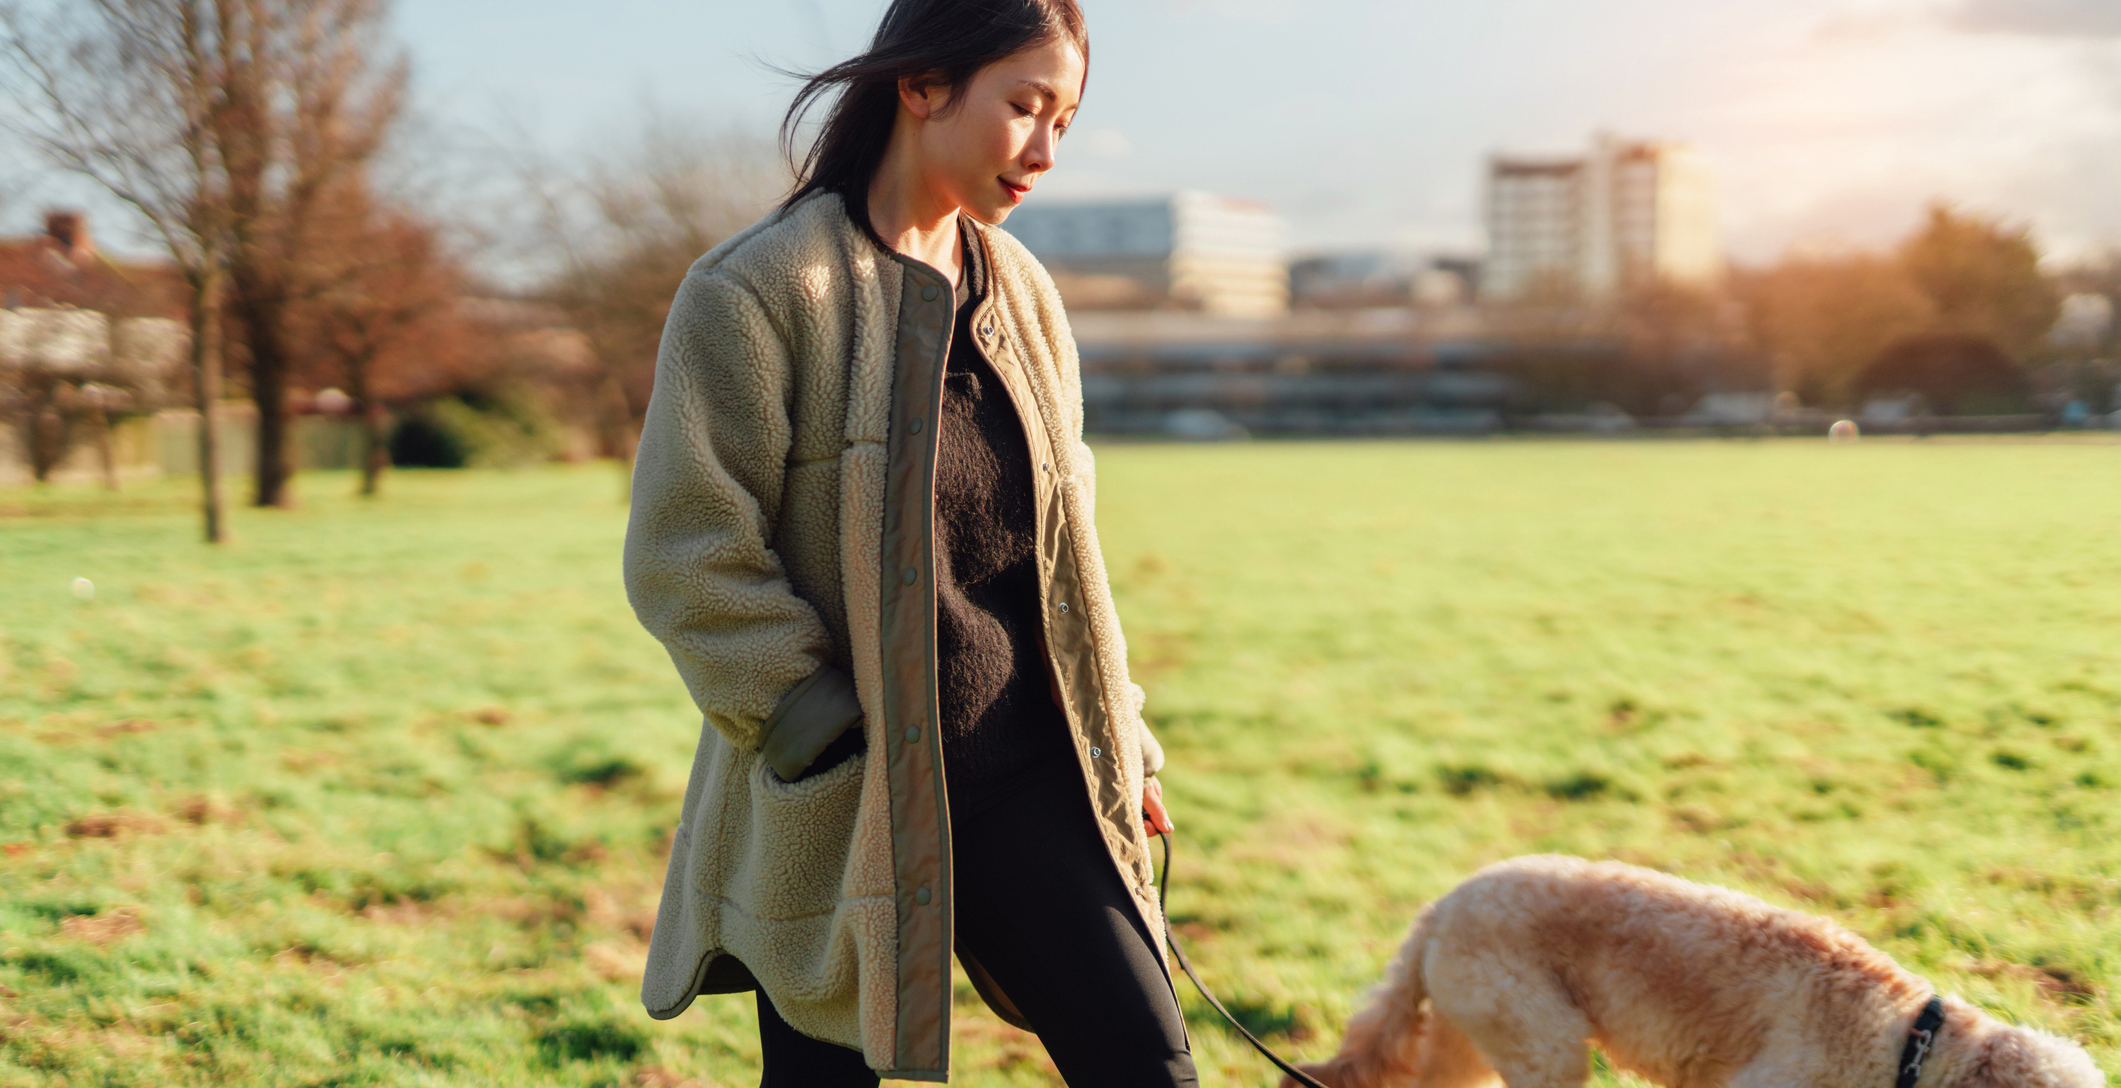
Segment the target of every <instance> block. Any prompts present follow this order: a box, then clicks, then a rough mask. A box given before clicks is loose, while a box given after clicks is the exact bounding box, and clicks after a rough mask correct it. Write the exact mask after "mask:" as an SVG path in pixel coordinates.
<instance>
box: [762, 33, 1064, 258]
mask: <svg viewBox="0 0 2121 1088" xmlns="http://www.w3.org/2000/svg"><path fill="white" fill-rule="evenodd" d="M1055 39H1065V40H1067V41H1068V42H1070V43H1072V44H1073V45H1074V46H1075V48H1076V51H1077V52H1079V53H1081V54H1082V57H1083V64H1084V70H1085V71H1086V72H1087V71H1088V65H1089V63H1090V34H1089V31H1088V29H1087V28H1085V26H1084V24H1083V13H1082V9H1081V8H1078V7H1076V6H1075V0H891V7H890V9H889V10H887V11H885V12H884V21H883V22H882V23H881V24H880V25H878V27H877V28H876V37H875V38H874V39H872V40H871V41H870V43H869V50H868V52H865V53H863V54H862V55H861V56H858V57H855V58H854V59H852V60H846V61H841V62H840V63H838V64H835V65H833V66H832V67H830V68H827V69H825V70H824V71H822V72H819V73H817V74H816V75H813V76H810V77H808V78H807V79H806V80H805V82H804V83H803V89H802V90H800V91H798V92H796V96H795V102H794V103H793V104H791V105H790V106H789V107H788V113H787V115H786V116H785V117H783V118H782V119H781V148H782V150H783V151H784V152H785V153H786V154H787V156H788V161H789V162H790V163H793V164H796V170H795V177H796V182H795V188H794V190H793V191H791V192H790V193H789V195H788V199H787V200H786V201H784V202H782V204H781V207H782V208H783V209H786V208H790V207H793V206H795V203H796V202H797V201H799V200H801V199H803V198H804V197H806V196H809V195H810V194H812V193H815V192H818V191H819V190H823V191H825V192H829V193H838V194H839V195H840V200H841V201H842V202H843V203H844V204H846V206H847V216H848V218H850V219H853V220H854V223H855V225H856V226H858V227H860V228H861V229H862V233H864V234H867V235H868V236H869V237H870V238H872V239H875V240H876V242H877V244H878V245H883V246H884V248H886V249H889V248H891V247H890V246H888V245H884V241H883V239H881V238H879V237H877V233H876V228H875V227H874V226H873V225H871V224H870V222H869V182H870V180H871V179H872V178H874V177H875V176H876V170H877V167H878V166H879V165H881V164H882V163H883V161H884V151H885V149H886V148H888V147H890V146H891V131H892V129H893V128H894V127H895V126H896V125H897V123H898V85H899V81H900V80H902V79H923V78H932V79H933V80H934V81H935V82H936V83H938V84H940V85H942V86H944V87H947V88H950V89H951V90H952V91H953V92H954V91H955V90H956V89H957V88H961V87H963V86H964V85H965V84H966V83H967V82H969V81H970V80H971V79H972V77H973V76H974V75H975V74H977V73H978V72H979V70H980V69H982V68H985V67H986V66H988V65H990V64H993V63H994V62H996V61H998V60H1002V59H1004V58H1006V57H1009V56H1012V55H1014V54H1016V53H1018V52H1020V51H1022V50H1025V49H1028V48H1031V47H1032V46H1036V45H1043V44H1045V43H1047V42H1050V41H1053V40H1055ZM834 92H838V97H837V98H835V99H833V101H832V108H831V110H830V111H829V112H828V113H827V114H826V115H825V124H824V129H823V131H821V132H819V133H818V138H817V141H816V142H815V143H813V144H811V145H810V149H809V151H807V152H805V153H803V154H802V155H801V156H800V157H798V155H797V152H796V147H795V138H796V130H797V129H798V128H800V127H801V126H802V123H803V120H804V118H805V117H806V116H807V115H808V114H809V112H810V110H811V109H812V108H813V107H815V106H816V105H817V104H818V103H820V102H822V101H824V100H825V99H827V98H828V97H831V96H832V95H833V93H834ZM956 105H957V101H956V97H955V95H954V94H953V96H952V99H951V101H950V102H948V103H946V104H945V106H944V108H945V109H951V108H954V107H955V106H956Z"/></svg>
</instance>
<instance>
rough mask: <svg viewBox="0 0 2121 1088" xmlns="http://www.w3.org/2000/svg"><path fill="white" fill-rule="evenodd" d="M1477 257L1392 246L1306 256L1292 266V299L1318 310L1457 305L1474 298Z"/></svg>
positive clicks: (1297, 304)
mask: <svg viewBox="0 0 2121 1088" xmlns="http://www.w3.org/2000/svg"><path fill="white" fill-rule="evenodd" d="M1478 275H1479V262H1477V261H1473V260H1468V259H1465V258H1460V257H1433V256H1417V255H1415V254H1410V253H1397V252H1392V251H1389V250H1354V251H1348V252H1340V253H1324V254H1318V255H1316V256H1311V257H1305V258H1303V259H1301V260H1298V261H1297V262H1295V263H1294V264H1291V265H1290V266H1289V295H1290V301H1291V302H1292V303H1293V304H1294V305H1296V306H1298V307H1304V308H1309V309H1318V310H1350V309H1362V308H1366V307H1372V306H1414V307H1421V308H1435V307H1449V306H1456V305H1459V304H1461V303H1465V302H1468V301H1471V300H1472V297H1473V294H1474V289H1475V286H1476V284H1477V283H1478Z"/></svg>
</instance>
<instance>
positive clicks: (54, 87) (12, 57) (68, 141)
mask: <svg viewBox="0 0 2121 1088" xmlns="http://www.w3.org/2000/svg"><path fill="white" fill-rule="evenodd" d="M231 2H233V0H81V2H79V3H74V4H68V5H61V6H58V7H56V8H50V7H45V6H42V5H40V6H38V7H37V8H34V9H31V8H26V7H24V6H22V5H20V4H18V3H4V4H0V90H4V92H5V94H6V95H7V97H8V98H10V99H11V100H12V101H13V103H14V105H15V107H16V108H15V109H14V110H13V111H10V112H7V113H5V114H4V115H0V124H4V125H5V126H6V127H7V128H8V129H9V131H10V132H12V133H13V134H14V135H15V136H16V137H17V138H18V139H21V140H22V141H23V142H25V143H27V144H28V145H29V146H30V147H32V148H34V149H35V150H36V151H37V152H38V153H39V154H41V155H42V156H43V158H44V159H45V160H46V161H47V162H49V163H51V164H52V165H53V166H55V167H57V168H59V169H61V170H64V171H66V172H68V173H71V174H74V175H76V176H79V177H82V178H86V179H88V180H89V181H91V182H93V183H95V184H96V185H98V186H101V187H102V188H103V189H104V190H106V191H107V192H109V193H110V194H111V195H112V196H113V197H115V198H117V199H118V200H120V201H122V202H123V203H125V204H126V205H127V206H129V207H131V208H132V209H133V210H134V211H135V212H137V213H139V215H140V217H141V219H142V220H144V221H145V222H146V224H147V225H148V228H149V229H150V230H151V231H152V232H153V234H154V235H155V236H156V238H157V239H158V240H159V241H160V242H161V244H162V246H163V248H164V249H165V250H167V251H168V253H169V255H170V258H171V260H172V261H174V262H175V264H176V266H177V268H178V270H179V272H180V274H181V275H182V276H183V278H184V281H185V283H186V285H187V286H188V287H189V289H190V293H191V306H190V310H191V325H192V330H191V331H192V336H191V349H190V352H191V360H190V361H191V371H192V389H193V399H194V403H195V404H196V405H197V407H198V411H199V424H200V425H199V476H200V481H201V483H202V485H203V486H202V487H201V508H202V513H203V515H204V521H205V535H206V539H207V540H208V541H209V542H218V541H220V540H222V539H223V538H224V535H225V533H224V527H223V518H222V502H221V488H220V453H219V446H218V443H217V441H216V436H215V428H214V416H213V410H214V404H215V402H217V401H219V400H220V397H221V346H222V345H221V337H220V329H221V317H220V315H221V307H222V301H223V292H224V287H225V283H226V277H225V275H224V270H225V267H226V258H227V247H226V241H227V238H228V226H229V215H230V209H229V202H228V190H227V185H226V177H225V174H224V172H223V170H222V158H221V153H220V148H219V142H218V140H217V138H216V136H215V131H216V129H217V128H219V127H220V126H222V125H223V124H224V123H225V114H226V112H227V108H228V98H227V94H226V88H225V86H224V81H223V79H222V73H223V72H224V71H225V70H226V67H227V56H228V52H229V49H230V48H231V45H232V43H231V42H230V41H229V39H228V37H227V36H226V31H227V29H228V23H227V20H225V19H223V18H221V17H220V16H221V15H222V13H223V9H224V8H226V7H227V6H228V5H229V3H231Z"/></svg>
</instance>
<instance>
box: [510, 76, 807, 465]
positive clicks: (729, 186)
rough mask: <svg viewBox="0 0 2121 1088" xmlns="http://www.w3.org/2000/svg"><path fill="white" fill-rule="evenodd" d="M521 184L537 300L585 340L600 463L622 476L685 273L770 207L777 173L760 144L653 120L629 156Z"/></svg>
mask: <svg viewBox="0 0 2121 1088" xmlns="http://www.w3.org/2000/svg"><path fill="white" fill-rule="evenodd" d="M522 173H523V176H524V181H525V186H526V188H527V189H528V190H529V191H530V193H531V195H532V197H533V201H532V202H533V204H534V206H535V207H536V208H537V209H538V213H539V214H538V221H537V223H536V226H535V228H534V230H533V234H534V235H535V237H536V247H535V248H536V249H537V250H538V253H539V256H540V258H541V259H542V260H541V263H542V264H543V265H544V267H545V268H546V269H547V275H546V277H545V278H544V280H543V282H542V283H541V284H540V286H539V287H538V289H537V291H536V293H537V294H539V295H540V296H541V297H542V298H543V299H544V300H545V301H547V302H550V303H551V304H553V305H555V306H557V307H558V308H560V309H561V310H562V311H563V312H564V313H565V314H566V315H567V318H568V320H569V322H570V323H572V324H573V325H574V327H575V328H576V329H578V330H580V331H581V332H582V333H583V335H584V336H585V337H586V338H587V340H588V342H589V345H590V347H591V350H592V353H593V355H594V376H593V387H592V388H590V389H585V390H583V391H582V392H583V394H584V397H585V402H586V403H587V404H588V405H590V406H592V407H591V415H592V419H591V422H592V424H593V426H594V428H595V430H596V432H597V435H598V443H599V445H600V446H601V447H602V448H603V452H604V453H605V454H606V455H608V456H612V457H616V458H618V459H619V461H620V464H621V465H622V466H623V467H627V468H630V467H631V465H632V461H633V448H634V444H635V442H636V440H637V437H638V435H639V433H640V424H641V419H642V417H643V415H644V414H645V413H646V411H647V408H648V394H649V391H650V389H651V388H652V387H653V385H654V382H655V355H656V347H657V344H658V343H659V342H660V341H661V339H662V335H663V323H664V321H665V319H666V318H668V316H669V313H670V302H671V299H672V298H673V297H674V296H675V295H676V294H677V289H678V285H679V284H680V283H682V282H683V281H684V278H685V271H686V269H687V268H689V267H691V265H692V262H693V261H694V260H697V259H698V258H699V256H700V255H701V254H703V253H705V252H707V251H708V250H710V249H712V248H714V247H715V246H716V245H718V244H720V243H721V242H722V241H723V240H724V239H726V238H728V237H729V236H730V235H731V234H734V233H736V232H737V231H739V230H741V229H743V228H744V227H745V226H747V225H749V224H750V223H752V222H753V221H754V220H756V219H757V218H758V217H759V216H760V215H761V214H763V213H764V212H765V211H766V210H767V209H768V208H770V207H771V206H772V205H773V202H774V200H775V199H776V198H777V197H778V196H779V195H780V194H781V193H783V192H785V191H786V189H787V185H788V174H787V171H786V167H785V165H784V164H783V163H782V162H781V160H780V158H779V157H778V156H777V155H776V153H775V151H774V148H773V145H772V144H771V143H770V142H768V141H766V140H762V139H758V138H755V137H750V136H746V135H743V134H737V133H722V134H715V133H708V132H703V131H701V130H700V129H698V128H696V127H694V126H691V125H688V124H686V123H684V122H681V121H677V120H673V119H672V118H670V117H668V116H665V115H659V114H652V115H651V118H650V120H649V122H648V123H647V124H646V125H645V126H644V127H643V128H642V130H641V132H640V134H639V136H638V137H637V141H636V142H635V144H634V145H633V146H632V147H631V148H630V149H628V150H625V151H622V152H620V153H618V154H615V155H611V156H607V157H605V158H603V159H602V160H600V161H596V162H595V163H594V165H592V166H590V167H589V168H588V169H587V170H583V171H580V172H575V173H565V172H561V171H557V170H554V169H552V168H551V167H550V166H549V165H548V164H544V163H538V162H533V163H530V164H527V165H526V166H524V167H523V170H522Z"/></svg>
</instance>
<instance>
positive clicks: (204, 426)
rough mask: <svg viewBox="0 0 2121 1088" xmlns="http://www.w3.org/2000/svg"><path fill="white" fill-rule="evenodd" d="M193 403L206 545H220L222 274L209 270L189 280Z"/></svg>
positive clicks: (221, 532)
mask: <svg viewBox="0 0 2121 1088" xmlns="http://www.w3.org/2000/svg"><path fill="white" fill-rule="evenodd" d="M191 377H192V382H191V388H192V403H193V405H194V407H196V408H197V409H198V410H199V485H200V486H199V505H200V508H201V513H202V514H203V515H204V517H205V521H206V542H207V543H208V544H219V543H221V541H222V540H224V539H226V536H225V534H224V533H223V531H222V513H221V511H222V506H221V441H220V436H219V435H218V434H216V433H215V430H214V405H215V403H217V402H218V401H220V399H221V274H220V273H219V272H218V271H215V270H212V269H211V268H209V269H208V270H207V271H204V272H201V273H199V274H198V275H196V276H194V277H193V278H192V299H191Z"/></svg>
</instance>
